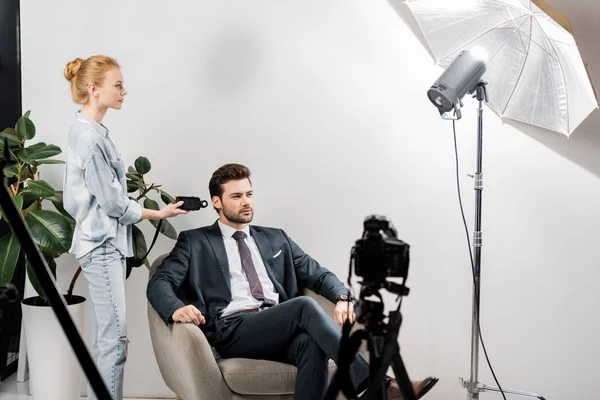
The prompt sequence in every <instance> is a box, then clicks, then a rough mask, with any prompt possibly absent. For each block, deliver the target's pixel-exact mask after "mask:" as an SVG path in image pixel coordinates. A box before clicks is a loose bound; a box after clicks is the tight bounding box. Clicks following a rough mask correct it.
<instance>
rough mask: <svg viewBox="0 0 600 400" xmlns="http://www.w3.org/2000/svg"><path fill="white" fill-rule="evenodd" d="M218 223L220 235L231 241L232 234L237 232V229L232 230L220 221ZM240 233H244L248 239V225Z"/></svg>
mask: <svg viewBox="0 0 600 400" xmlns="http://www.w3.org/2000/svg"><path fill="white" fill-rule="evenodd" d="M218 223H219V228H220V229H221V234H222V235H223V237H224V238H225V239H227V240H229V239H231V237H232V236H233V234H234V233H236V232H237V229H235V228H232V227H231V226H229V225H225V224H224V223H222V222H221V221H220V220H219V221H218ZM242 232H244V233H245V234H246V237H250V225H246V227H245V228H244V229H242Z"/></svg>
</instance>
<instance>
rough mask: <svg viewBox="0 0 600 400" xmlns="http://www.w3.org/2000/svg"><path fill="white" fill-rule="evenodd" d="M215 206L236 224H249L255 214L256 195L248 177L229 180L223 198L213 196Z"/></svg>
mask: <svg viewBox="0 0 600 400" xmlns="http://www.w3.org/2000/svg"><path fill="white" fill-rule="evenodd" d="M212 202H213V206H214V207H215V208H218V209H219V210H220V212H221V215H222V216H224V217H225V218H226V219H227V220H229V221H230V222H233V223H236V224H249V223H250V222H252V217H253V216H254V197H253V192H252V185H251V184H250V181H249V180H248V179H242V180H240V181H229V182H227V183H225V184H224V185H223V195H222V196H221V198H219V197H218V196H214V197H213V198H212Z"/></svg>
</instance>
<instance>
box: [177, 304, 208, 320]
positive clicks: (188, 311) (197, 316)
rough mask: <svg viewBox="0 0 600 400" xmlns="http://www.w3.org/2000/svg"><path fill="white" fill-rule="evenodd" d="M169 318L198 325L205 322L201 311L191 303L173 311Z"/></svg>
mask: <svg viewBox="0 0 600 400" xmlns="http://www.w3.org/2000/svg"><path fill="white" fill-rule="evenodd" d="M171 318H173V321H175V322H182V323H184V324H191V323H193V324H195V325H200V324H204V323H206V320H205V319H204V316H203V315H202V313H201V312H200V311H199V310H198V309H197V308H196V306H194V305H193V304H190V305H188V306H185V307H181V308H180V309H178V310H177V311H175V312H174V313H173V315H172V316H171Z"/></svg>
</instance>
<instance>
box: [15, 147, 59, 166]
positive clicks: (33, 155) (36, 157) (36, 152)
mask: <svg viewBox="0 0 600 400" xmlns="http://www.w3.org/2000/svg"><path fill="white" fill-rule="evenodd" d="M40 144H41V145H42V146H39V145H40ZM22 152H25V153H26V156H25V157H23V156H22V155H21V156H20V159H21V160H23V162H26V163H28V164H31V163H33V162H35V161H40V160H45V159H47V158H50V157H54V156H56V155H58V154H60V153H62V150H61V149H60V147H58V146H55V145H53V144H49V145H47V144H45V143H37V144H35V145H33V146H30V147H27V148H25V149H23V150H22Z"/></svg>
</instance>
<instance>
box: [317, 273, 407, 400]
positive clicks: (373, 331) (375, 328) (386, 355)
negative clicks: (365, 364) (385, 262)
mask: <svg viewBox="0 0 600 400" xmlns="http://www.w3.org/2000/svg"><path fill="white" fill-rule="evenodd" d="M380 288H385V289H387V290H388V291H390V292H392V293H396V294H398V295H399V296H405V295H407V294H408V291H409V289H408V288H407V287H406V286H404V285H399V284H397V283H394V282H387V281H375V282H369V283H366V284H365V285H364V286H362V287H361V293H360V300H359V301H358V305H357V320H358V322H360V323H363V324H364V325H365V328H364V329H361V330H357V331H356V332H354V333H353V334H352V335H350V330H351V327H352V326H351V324H350V323H348V322H346V324H345V325H344V328H343V334H342V341H341V344H340V357H339V365H338V366H337V367H338V368H337V370H336V371H335V373H334V375H333V378H332V380H331V383H330V385H329V387H328V388H327V392H326V394H325V397H324V399H325V400H335V399H336V398H337V395H338V393H339V392H340V390H341V391H342V392H343V393H344V396H346V398H347V399H356V398H358V397H357V396H358V395H357V393H356V390H355V389H354V386H353V384H352V381H351V379H350V364H351V363H352V362H353V361H354V358H355V357H356V353H357V352H358V349H359V347H360V344H361V343H362V341H363V340H367V345H368V349H369V385H368V388H367V390H366V391H365V392H364V393H363V395H362V396H360V399H365V400H375V399H382V400H385V399H386V394H385V391H386V388H385V382H384V376H385V372H386V371H387V369H388V367H389V366H391V367H392V370H393V371H394V375H395V376H396V381H397V382H398V384H399V386H400V390H401V391H402V394H403V396H404V399H406V400H416V396H415V392H414V391H413V387H412V384H411V382H410V379H409V377H408V373H407V372H406V368H405V366H404V362H403V361H402V357H401V356H400V346H399V345H398V333H399V332H400V325H401V324H402V314H401V313H400V306H398V309H397V310H395V311H392V312H390V314H389V322H388V324H385V323H384V322H383V319H384V317H385V316H384V314H383V299H382V297H381V294H380V293H379V289H380ZM371 295H375V296H377V297H378V298H379V299H380V300H381V301H380V302H372V301H368V300H365V298H367V297H369V296H371Z"/></svg>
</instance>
